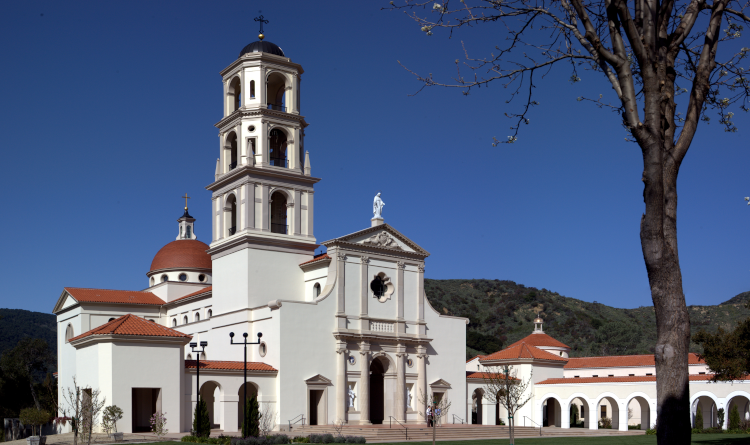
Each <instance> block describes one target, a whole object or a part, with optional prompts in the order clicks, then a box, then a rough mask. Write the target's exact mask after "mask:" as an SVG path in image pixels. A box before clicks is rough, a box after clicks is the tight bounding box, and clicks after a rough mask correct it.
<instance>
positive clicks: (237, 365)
mask: <svg viewBox="0 0 750 445" xmlns="http://www.w3.org/2000/svg"><path fill="white" fill-rule="evenodd" d="M243 364H244V362H228V361H224V360H201V369H223V370H233V371H242V370H243ZM185 368H188V369H195V360H185ZM247 370H248V371H263V372H276V371H277V370H276V369H275V368H274V367H273V366H271V365H267V364H265V363H262V362H247Z"/></svg>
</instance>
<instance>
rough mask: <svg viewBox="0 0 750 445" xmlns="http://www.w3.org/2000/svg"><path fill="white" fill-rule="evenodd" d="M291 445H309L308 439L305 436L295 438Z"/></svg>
mask: <svg viewBox="0 0 750 445" xmlns="http://www.w3.org/2000/svg"><path fill="white" fill-rule="evenodd" d="M292 442H293V443H310V438H309V437H307V436H297V437H294V438H293V439H292Z"/></svg>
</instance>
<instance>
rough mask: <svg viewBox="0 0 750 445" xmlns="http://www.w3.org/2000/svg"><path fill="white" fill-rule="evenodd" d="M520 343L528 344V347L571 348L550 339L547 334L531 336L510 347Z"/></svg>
mask: <svg viewBox="0 0 750 445" xmlns="http://www.w3.org/2000/svg"><path fill="white" fill-rule="evenodd" d="M519 343H526V344H527V345H531V346H553V347H556V348H568V349H570V346H568V345H566V344H565V343H562V342H560V341H557V340H555V339H554V338H552V337H550V336H549V335H547V334H530V335H527V336H526V337H524V338H522V339H520V340H518V341H517V342H515V343H513V344H512V345H510V346H508V347H509V348H512V347H513V346H515V345H517V344H519Z"/></svg>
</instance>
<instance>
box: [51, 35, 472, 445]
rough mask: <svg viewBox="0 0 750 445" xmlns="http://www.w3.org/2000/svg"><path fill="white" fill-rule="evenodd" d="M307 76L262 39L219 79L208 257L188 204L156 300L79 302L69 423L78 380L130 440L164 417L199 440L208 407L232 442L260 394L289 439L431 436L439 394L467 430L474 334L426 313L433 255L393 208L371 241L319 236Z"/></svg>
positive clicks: (67, 323) (378, 221) (74, 314)
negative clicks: (415, 429)
mask: <svg viewBox="0 0 750 445" xmlns="http://www.w3.org/2000/svg"><path fill="white" fill-rule="evenodd" d="M302 74H303V69H302V67H301V66H300V65H298V64H296V63H294V62H292V60H291V59H290V58H288V57H286V55H285V54H284V52H283V50H281V48H279V47H278V46H276V45H274V44H273V43H270V42H267V41H264V40H263V39H262V38H261V40H259V41H257V42H254V43H251V44H249V45H247V46H246V47H245V48H243V50H242V51H241V53H240V56H239V58H238V59H237V60H235V61H234V62H232V63H231V64H230V65H229V66H228V67H227V68H225V69H224V70H222V71H221V76H222V82H223V87H224V88H223V102H224V116H223V117H222V119H221V120H220V121H219V122H218V123H217V124H216V127H217V128H218V131H219V156H218V159H217V161H216V165H215V167H214V166H213V165H212V166H211V168H214V182H213V183H211V184H209V185H208V186H207V189H208V190H210V191H211V193H212V196H211V203H210V205H211V209H212V212H211V214H212V220H211V235H210V237H211V239H210V244H205V243H203V242H202V241H199V240H198V238H197V235H196V228H195V219H194V218H193V217H192V216H190V214H189V212H188V208H187V205H186V206H185V209H184V214H183V215H182V217H180V218H179V219H178V236H177V239H176V240H174V241H172V242H170V243H168V244H166V245H165V246H164V247H162V248H161V249H160V250H159V251H158V253H157V254H156V256H155V257H154V259H153V261H152V263H151V267H150V269H149V270H148V272H147V273H146V277H147V280H148V281H147V288H145V289H143V290H134V291H128V290H106V289H90V288H74V287H66V288H64V290H63V292H62V293H61V295H60V297H59V298H58V301H57V303H56V305H55V307H54V310H53V312H54V313H55V314H56V316H57V324H58V345H57V349H58V385H59V388H60V389H59V392H60V394H59V398H60V401H61V411H62V410H64V409H65V408H64V407H65V403H64V400H65V399H64V394H65V392H66V389H67V388H72V387H73V386H74V381H75V384H77V385H78V386H79V387H81V388H93V389H98V390H99V391H100V392H101V396H102V397H105V398H106V403H107V405H111V404H114V405H117V406H119V407H120V408H121V409H122V410H123V413H124V417H123V419H122V420H121V421H120V422H119V424H118V429H119V430H121V431H124V432H137V431H148V430H149V428H150V425H149V419H150V417H151V415H153V413H154V412H156V411H161V412H164V413H166V418H167V428H168V429H169V430H170V431H172V432H177V431H189V430H191V429H192V416H193V411H194V408H195V404H196V401H197V400H198V397H199V396H200V398H201V400H205V401H206V402H207V404H208V408H209V415H210V418H211V423H212V425H213V426H214V427H215V428H220V429H222V430H223V431H224V432H226V433H230V434H231V433H233V432H237V431H239V429H240V428H241V424H242V421H243V412H242V409H241V406H242V401H243V399H244V396H245V394H247V395H248V397H250V396H253V395H254V396H257V399H258V401H259V403H260V407H261V410H263V412H264V413H265V414H266V415H269V416H272V417H273V418H274V420H275V424H276V425H277V428H282V429H283V428H286V427H288V426H289V425H295V424H300V423H301V422H302V419H304V422H305V423H308V424H331V423H336V422H339V421H344V422H346V423H348V424H371V423H374V424H378V423H383V422H387V421H388V420H389V419H391V418H393V419H395V420H398V421H399V422H402V423H423V422H424V419H425V417H424V412H425V400H426V397H428V396H430V395H436V396H438V397H446V398H448V399H449V400H454V401H459V402H458V403H454V406H456V407H457V408H455V411H456V414H458V415H460V416H462V415H465V413H464V411H463V409H462V408H461V407H462V405H463V400H466V389H467V388H466V374H465V372H464V369H463V367H462V366H460V363H462V361H463V358H464V354H465V344H466V324H467V320H466V319H464V318H458V317H450V316H446V315H441V314H440V313H438V312H437V311H436V310H434V309H433V308H432V307H431V306H430V304H429V302H428V301H427V298H426V297H425V292H424V270H425V260H426V258H427V257H428V256H429V253H428V252H427V251H426V250H425V249H423V248H422V247H420V246H418V245H417V244H416V243H414V242H413V241H411V240H410V239H409V238H408V237H407V236H405V235H404V234H402V233H400V232H399V231H397V230H396V229H395V228H393V227H391V226H390V225H388V224H386V223H385V222H384V220H383V217H382V209H383V201H382V199H381V198H380V196H379V195H378V196H377V197H376V199H375V203H374V206H373V207H374V217H373V218H372V219H371V220H370V221H368V223H369V224H367V225H366V226H365V227H364V228H362V229H361V230H358V231H354V232H353V233H350V234H348V235H344V236H341V237H338V238H335V239H332V240H329V241H326V242H323V243H320V244H319V243H318V242H317V240H316V238H315V236H314V230H313V229H314V186H315V184H316V183H317V182H318V181H319V180H320V179H319V178H316V177H314V176H312V169H311V164H310V156H309V153H308V152H306V151H305V150H304V141H305V133H304V130H305V127H306V126H307V123H306V122H305V119H304V117H303V116H302V115H301V114H300V80H301V76H302ZM320 245H322V246H325V247H326V252H325V253H324V254H320V255H317V256H316V255H315V254H314V252H315V250H316V249H317V248H318V247H319V246H320ZM245 334H246V335H245ZM261 335H262V336H261ZM246 341H247V342H248V343H251V344H249V345H247V346H245V345H244V342H246ZM245 348H246V350H245ZM245 354H246V357H247V368H246V369H247V371H246V372H247V380H245V377H244V376H245V360H244V357H245ZM197 359H199V360H197ZM198 367H200V371H199V374H200V378H198V372H196V371H197V370H198V369H197V368H198ZM65 414H68V415H69V414H70V413H69V412H68V413H65V412H61V413H59V415H61V416H62V415H65Z"/></svg>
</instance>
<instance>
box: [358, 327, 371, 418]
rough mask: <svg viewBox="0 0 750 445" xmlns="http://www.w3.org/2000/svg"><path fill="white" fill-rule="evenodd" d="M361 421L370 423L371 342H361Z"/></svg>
mask: <svg viewBox="0 0 750 445" xmlns="http://www.w3.org/2000/svg"><path fill="white" fill-rule="evenodd" d="M359 355H360V357H359V370H360V374H359V423H360V425H370V423H371V422H370V343H369V342H366V341H363V342H362V343H360V344H359Z"/></svg>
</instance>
